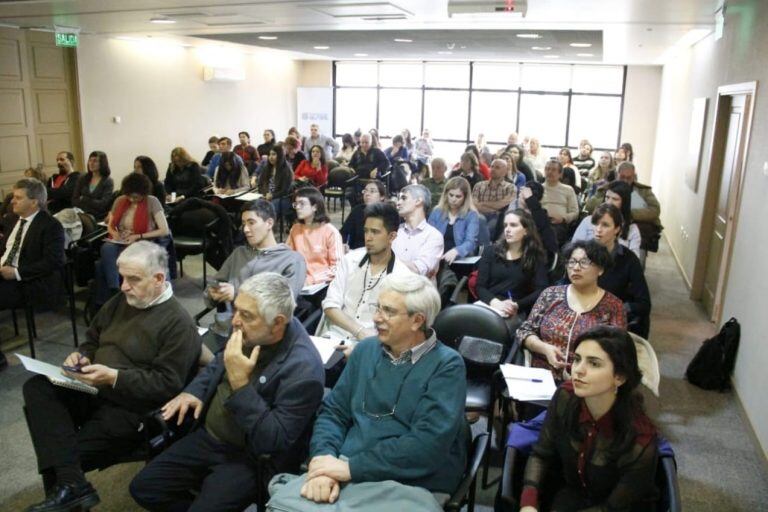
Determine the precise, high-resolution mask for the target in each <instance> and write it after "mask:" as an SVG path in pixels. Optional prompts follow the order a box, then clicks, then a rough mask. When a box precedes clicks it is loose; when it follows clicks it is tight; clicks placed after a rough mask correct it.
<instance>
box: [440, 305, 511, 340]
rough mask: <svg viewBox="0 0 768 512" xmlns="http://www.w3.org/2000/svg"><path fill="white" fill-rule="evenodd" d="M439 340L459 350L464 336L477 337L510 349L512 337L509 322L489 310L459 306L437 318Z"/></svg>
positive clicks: (447, 309) (442, 312) (443, 312)
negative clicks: (508, 326)
mask: <svg viewBox="0 0 768 512" xmlns="http://www.w3.org/2000/svg"><path fill="white" fill-rule="evenodd" d="M434 329H435V333H436V334H437V339H439V340H440V341H442V342H443V343H445V344H446V345H448V346H449V347H451V348H454V349H455V348H457V347H458V345H459V341H460V340H461V338H462V337H463V336H476V337H478V338H485V339H487V340H491V341H495V342H497V343H501V344H503V345H504V346H505V347H509V346H510V344H511V337H510V334H509V329H508V328H507V322H506V321H505V320H504V319H503V318H502V317H501V316H499V315H498V314H497V313H494V312H493V311H491V310H490V309H488V308H484V307H482V306H476V305H475V304H458V305H456V306H451V307H449V308H446V309H444V310H442V311H441V312H440V313H439V314H438V315H437V318H435V324H434Z"/></svg>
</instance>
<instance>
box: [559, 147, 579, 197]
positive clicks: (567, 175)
mask: <svg viewBox="0 0 768 512" xmlns="http://www.w3.org/2000/svg"><path fill="white" fill-rule="evenodd" d="M557 158H558V160H559V161H560V165H562V168H563V175H562V177H561V178H560V181H561V182H563V183H565V184H566V185H568V186H569V187H571V188H572V189H573V191H574V192H576V196H578V195H579V194H581V174H580V173H579V169H578V167H576V164H575V163H573V157H572V156H571V150H570V149H568V148H562V149H561V150H560V152H559V153H558V154H557Z"/></svg>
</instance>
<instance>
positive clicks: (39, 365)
mask: <svg viewBox="0 0 768 512" xmlns="http://www.w3.org/2000/svg"><path fill="white" fill-rule="evenodd" d="M14 355H15V356H16V357H18V358H19V360H20V361H21V364H23V365H24V368H26V369H27V371H30V372H32V373H39V374H40V375H45V376H46V377H48V380H49V381H51V383H52V384H55V385H56V386H61V387H63V388H69V389H74V390H75V391H82V392H83V393H89V394H91V395H95V394H96V393H98V392H99V390H98V388H95V387H93V386H89V385H88V384H84V383H82V382H80V381H79V380H75V379H73V378H71V377H67V376H66V375H64V374H62V373H61V372H62V371H63V370H62V369H61V367H60V366H54V365H52V364H48V363H44V362H43V361H38V360H37V359H32V358H31V357H26V356H22V355H21V354H14Z"/></svg>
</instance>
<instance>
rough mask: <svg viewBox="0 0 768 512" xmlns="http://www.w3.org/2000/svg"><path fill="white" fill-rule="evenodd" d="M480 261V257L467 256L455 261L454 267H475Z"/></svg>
mask: <svg viewBox="0 0 768 512" xmlns="http://www.w3.org/2000/svg"><path fill="white" fill-rule="evenodd" d="M478 261H480V256H467V257H466V258H458V259H455V260H453V263H452V265H474V264H475V263H477V262H478Z"/></svg>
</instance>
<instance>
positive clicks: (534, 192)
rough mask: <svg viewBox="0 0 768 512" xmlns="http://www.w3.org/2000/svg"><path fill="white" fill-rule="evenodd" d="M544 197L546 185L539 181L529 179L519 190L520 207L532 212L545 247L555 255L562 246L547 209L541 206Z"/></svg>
mask: <svg viewBox="0 0 768 512" xmlns="http://www.w3.org/2000/svg"><path fill="white" fill-rule="evenodd" d="M543 198H544V186H543V185H542V184H541V183H539V182H538V181H529V182H528V183H526V185H525V186H524V187H523V188H521V189H520V190H519V194H518V208H522V209H523V210H525V211H527V212H528V213H530V214H531V217H533V222H534V223H535V224H536V231H538V232H539V237H540V238H541V243H542V245H543V246H544V249H545V250H546V251H547V253H548V254H549V255H554V254H557V253H558V252H560V248H559V246H558V244H557V235H555V231H554V229H552V222H551V221H550V220H549V215H548V214H547V210H545V209H544V208H542V206H541V200H542V199H543Z"/></svg>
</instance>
